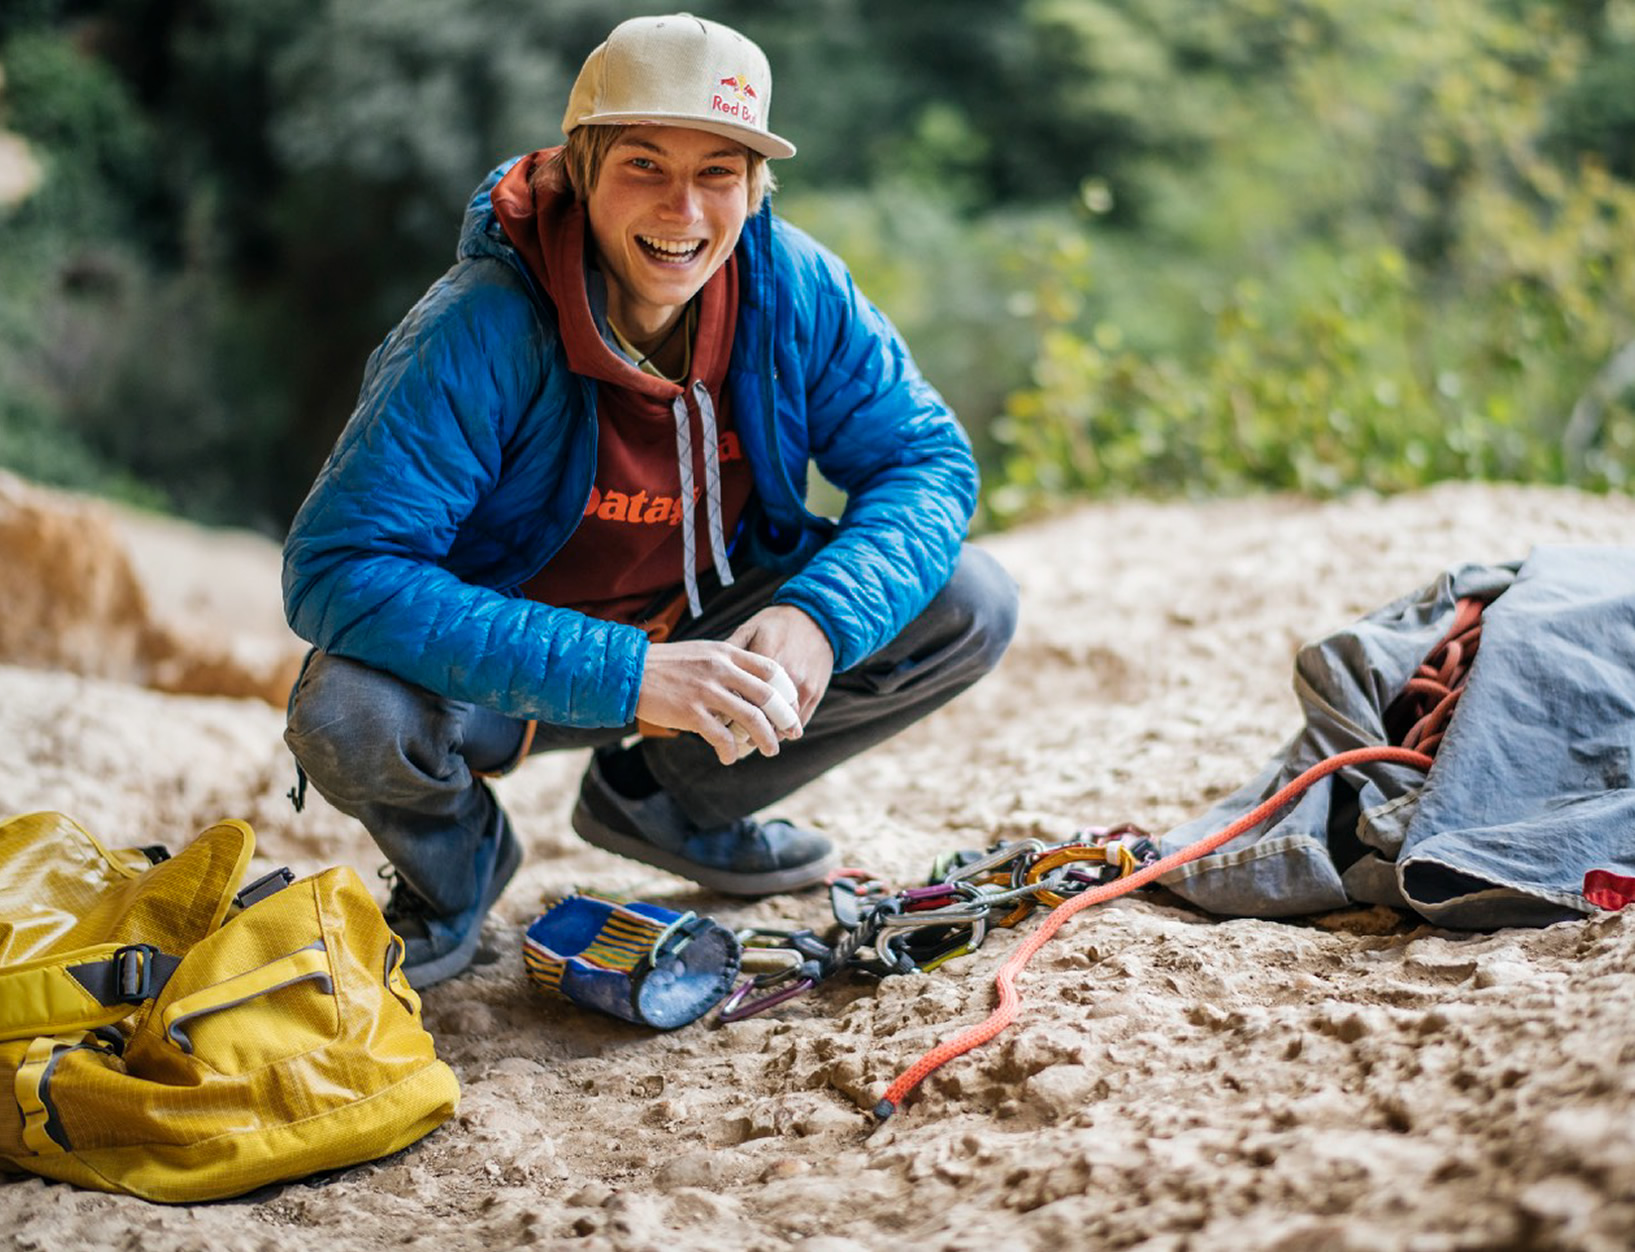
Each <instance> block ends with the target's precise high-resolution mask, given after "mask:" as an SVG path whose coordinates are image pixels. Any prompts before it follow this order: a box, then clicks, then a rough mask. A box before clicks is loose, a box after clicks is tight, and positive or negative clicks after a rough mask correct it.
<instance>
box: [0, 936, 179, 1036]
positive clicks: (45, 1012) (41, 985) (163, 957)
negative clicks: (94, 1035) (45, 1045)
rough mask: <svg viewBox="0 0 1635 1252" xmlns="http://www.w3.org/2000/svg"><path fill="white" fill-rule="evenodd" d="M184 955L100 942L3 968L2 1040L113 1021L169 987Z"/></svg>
mask: <svg viewBox="0 0 1635 1252" xmlns="http://www.w3.org/2000/svg"><path fill="white" fill-rule="evenodd" d="M181 963H182V960H181V957H178V956H171V955H170V954H169V953H166V952H161V951H160V950H159V949H158V948H156V947H154V946H153V945H152V944H151V943H123V944H121V943H99V944H92V945H91V946H89V947H84V948H76V949H75V950H74V951H72V952H61V953H58V954H56V955H54V956H45V957H38V958H36V959H35V960H32V961H23V962H21V963H19V964H17V965H12V966H9V967H7V968H6V969H3V970H0V1040H6V1039H32V1038H34V1037H35V1036H36V1035H56V1034H65V1033H68V1032H71V1031H76V1030H95V1029H96V1028H97V1027H98V1026H111V1025H113V1024H114V1023H115V1022H117V1021H121V1020H122V1019H124V1018H125V1017H128V1016H129V1015H130V1012H131V1009H132V1008H134V1007H135V1006H136V1005H138V1004H144V1003H146V1002H147V1001H149V1000H151V999H153V998H154V997H155V996H157V995H158V994H159V993H160V992H161V991H163V990H164V989H165V984H166V983H167V982H169V981H170V976H171V975H172V974H174V973H175V972H176V967H177V966H178V965H180V964H181Z"/></svg>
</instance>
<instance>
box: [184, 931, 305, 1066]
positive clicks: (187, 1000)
mask: <svg viewBox="0 0 1635 1252" xmlns="http://www.w3.org/2000/svg"><path fill="white" fill-rule="evenodd" d="M308 981H311V982H317V983H320V984H321V988H320V989H321V990H322V991H323V992H324V994H325V995H333V994H334V993H335V984H334V982H333V981H332V980H331V979H330V976H329V950H328V949H327V948H326V947H325V946H324V941H323V940H322V939H318V940H315V941H314V942H312V943H309V944H308V945H307V946H306V947H304V948H298V949H297V950H296V951H294V952H291V953H290V954H289V955H288V956H281V957H279V958H278V959H277V960H276V961H270V962H268V963H267V964H266V965H262V966H260V967H258V968H256V969H251V970H246V971H245V972H244V973H242V974H237V975H235V976H234V977H232V978H229V979H227V980H226V981H225V982H219V983H217V984H216V985H215V986H213V987H206V988H204V990H202V991H195V992H194V993H193V994H192V995H186V996H182V997H181V998H180V999H177V1000H173V1001H171V1002H170V1003H169V1004H167V1005H166V1006H165V1009H164V1013H163V1015H162V1017H161V1018H160V1025H161V1026H162V1027H163V1028H164V1033H165V1037H166V1038H167V1039H169V1040H170V1041H171V1042H172V1043H174V1044H175V1045H176V1046H177V1047H179V1048H180V1049H181V1050H182V1051H183V1052H186V1053H187V1054H189V1055H192V1053H193V1040H192V1039H190V1038H189V1037H188V1034H187V1030H186V1026H187V1025H188V1023H190V1022H192V1021H195V1020H197V1019H198V1018H200V1017H204V1016H206V1015H207V1014H210V1013H219V1012H220V1011H221V1010H222V1009H230V1008H234V1007H236V1006H238V1005H240V1004H245V1003H247V1002H248V1001H250V1000H254V999H256V998H257V997H258V996H264V995H268V994H269V993H271V992H274V991H277V990H279V989H280V988H282V987H291V986H294V985H295V984H296V983H300V982H308Z"/></svg>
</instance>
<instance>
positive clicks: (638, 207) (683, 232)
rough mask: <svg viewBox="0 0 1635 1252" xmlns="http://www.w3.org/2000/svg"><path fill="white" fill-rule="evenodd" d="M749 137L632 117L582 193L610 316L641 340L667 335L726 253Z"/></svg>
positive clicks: (744, 200) (745, 210) (740, 223)
mask: <svg viewBox="0 0 1635 1252" xmlns="http://www.w3.org/2000/svg"><path fill="white" fill-rule="evenodd" d="M747 165H748V154H747V153H746V151H745V149H744V147H743V145H741V144H738V143H735V142H733V141H732V140H730V139H723V138H722V137H721V136H719V135H714V134H710V133H709V132H707V131H701V130H689V129H686V128H683V127H679V126H629V127H626V128H625V133H624V134H622V135H621V136H620V137H619V138H618V139H617V140H616V141H615V142H614V144H613V147H612V148H611V149H610V150H609V151H608V154H607V158H606V160H604V161H603V163H602V168H601V172H600V174H599V175H598V177H597V179H596V185H595V187H593V188H592V189H591V191H590V194H589V196H588V197H586V204H585V208H586V213H587V215H588V216H589V218H590V229H591V237H592V239H593V240H594V241H595V244H596V252H597V259H598V261H599V263H600V265H601V268H602V272H603V273H604V274H605V275H606V277H607V280H608V317H609V318H610V319H611V320H612V322H613V324H614V325H615V326H616V327H618V329H619V331H620V333H621V334H623V335H624V336H625V337H626V338H627V339H629V340H630V341H631V342H632V343H633V344H636V345H637V346H638V347H642V348H644V349H645V348H647V347H648V346H650V344H649V343H648V342H644V341H651V340H652V339H654V338H656V337H658V336H662V335H663V334H664V333H665V332H666V331H667V330H668V329H669V328H670V326H672V325H673V324H674V321H675V319H676V318H677V317H679V316H680V314H681V311H682V309H683V308H684V307H685V306H686V304H687V301H689V300H691V299H692V298H693V296H694V295H696V294H697V293H698V291H699V289H700V288H701V287H703V286H704V284H705V283H706V282H707V281H708V280H709V278H710V276H711V275H712V274H714V273H715V271H716V270H718V269H720V268H721V266H722V265H723V264H724V263H725V262H726V259H727V257H728V256H730V255H731V254H732V250H733V248H734V247H736V246H737V244H738V236H739V233H740V232H741V231H742V230H743V227H744V219H745V218H746V217H747V216H748V214H749V198H748V196H749V193H748V173H747Z"/></svg>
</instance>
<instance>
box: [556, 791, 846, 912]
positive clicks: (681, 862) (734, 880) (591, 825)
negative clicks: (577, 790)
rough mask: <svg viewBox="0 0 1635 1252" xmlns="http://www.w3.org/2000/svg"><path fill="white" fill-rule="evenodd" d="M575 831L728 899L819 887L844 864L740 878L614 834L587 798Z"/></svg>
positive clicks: (577, 811) (821, 863)
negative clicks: (832, 871)
mask: <svg viewBox="0 0 1635 1252" xmlns="http://www.w3.org/2000/svg"><path fill="white" fill-rule="evenodd" d="M573 828H574V830H575V831H576V832H577V833H578V835H579V837H580V838H581V839H583V840H584V841H585V842H586V843H588V844H590V845H591V846H593V847H597V848H600V849H601V850H602V851H604V852H611V853H613V854H614V855H615V856H622V857H625V858H626V859H628V860H632V861H640V862H641V863H642V864H643V865H651V866H653V867H654V868H655V869H662V870H664V871H666V872H667V873H671V874H677V875H679V876H680V877H682V878H687V879H691V880H692V881H693V882H695V883H697V884H698V885H699V886H700V887H708V888H709V889H710V890H711V891H718V892H720V893H721V894H722V895H726V896H775V895H781V894H782V893H783V892H786V891H799V890H801V888H803V887H815V886H817V885H818V884H819V883H821V882H822V881H823V880H824V879H825V878H827V877H828V876H829V871H830V870H832V869H834V868H836V867H837V866H838V865H839V864H840V855H839V853H837V852H830V853H829V855H828V856H826V857H824V858H823V859H822V860H818V861H811V862H809V863H807V864H805V865H795V866H791V867H790V868H789V869H769V870H762V871H760V872H759V873H753V874H740V873H734V872H733V871H732V870H730V869H711V868H710V867H709V866H707V865H700V864H698V863H697V862H696V861H689V860H687V858H686V857H681V856H676V855H675V854H674V853H672V852H666V851H665V850H664V849H663V848H655V847H654V846H653V845H652V844H650V843H648V842H647V841H646V840H645V839H637V838H635V837H634V836H632V835H626V834H623V833H621V832H620V831H617V830H614V829H613V828H612V827H610V826H609V825H608V824H607V823H606V822H604V821H602V820H601V819H600V818H599V817H597V816H596V814H595V813H594V812H592V811H591V808H590V806H589V805H588V804H587V803H585V800H584V798H583V797H580V799H579V802H578V803H577V804H575V805H574V809H573Z"/></svg>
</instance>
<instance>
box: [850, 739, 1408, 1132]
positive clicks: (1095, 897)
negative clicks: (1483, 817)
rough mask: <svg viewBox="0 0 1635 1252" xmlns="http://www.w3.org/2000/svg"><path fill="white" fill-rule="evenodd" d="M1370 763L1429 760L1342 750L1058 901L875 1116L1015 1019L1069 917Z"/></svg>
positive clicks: (889, 1091) (1391, 751)
mask: <svg viewBox="0 0 1635 1252" xmlns="http://www.w3.org/2000/svg"><path fill="white" fill-rule="evenodd" d="M1370 761H1393V762H1395V763H1396V764H1399V765H1411V766H1414V767H1415V768H1416V769H1422V770H1429V769H1430V767H1431V758H1430V757H1429V756H1427V755H1425V753H1423V752H1414V751H1411V750H1409V749H1407V748H1384V747H1381V748H1357V749H1354V750H1353V751H1350V752H1341V753H1338V754H1337V755H1335V756H1331V757H1329V758H1328V759H1327V760H1325V761H1320V762H1318V763H1317V764H1316V765H1313V766H1312V767H1311V768H1310V769H1308V770H1307V771H1306V772H1305V773H1303V774H1301V775H1300V776H1299V777H1298V778H1296V779H1294V780H1293V781H1292V782H1290V783H1288V784H1287V785H1285V786H1284V787H1282V788H1281V789H1279V790H1278V791H1277V793H1276V794H1275V795H1273V796H1272V797H1271V798H1270V799H1268V800H1265V801H1264V802H1262V803H1261V804H1260V805H1258V806H1257V807H1255V808H1254V809H1252V810H1250V811H1249V812H1248V813H1245V814H1244V815H1243V816H1242V817H1240V818H1238V820H1237V821H1235V822H1233V823H1232V824H1231V825H1230V826H1228V827H1226V828H1225V829H1224V830H1221V831H1219V832H1217V833H1215V834H1213V835H1210V836H1209V837H1208V838H1206V839H1203V840H1200V841H1199V842H1197V843H1194V844H1191V845H1189V846H1188V847H1185V848H1182V849H1181V850H1180V851H1178V852H1172V853H1170V854H1169V855H1168V856H1166V857H1164V858H1163V859H1162V860H1159V861H1154V862H1153V863H1152V864H1151V865H1148V866H1147V867H1146V868H1145V869H1139V870H1137V871H1136V872H1135V873H1133V874H1131V875H1130V876H1129V877H1127V878H1119V879H1115V880H1114V881H1113V882H1109V883H1103V884H1102V885H1101V886H1099V887H1092V888H1091V889H1090V890H1088V891H1086V892H1084V893H1083V894H1082V895H1077V896H1074V897H1072V898H1071V899H1069V900H1068V901H1067V902H1066V903H1064V904H1060V905H1058V906H1057V907H1056V908H1055V909H1054V910H1053V911H1052V912H1051V913H1050V915H1049V916H1048V917H1046V918H1045V920H1044V922H1043V924H1042V925H1040V927H1039V929H1038V930H1036V931H1034V932H1033V934H1031V935H1030V936H1028V938H1027V940H1026V941H1025V942H1024V943H1023V944H1022V946H1021V947H1019V948H1017V949H1016V951H1015V952H1013V953H1011V955H1010V958H1009V959H1008V960H1006V962H1005V963H1004V964H1003V965H1001V966H1000V967H999V975H998V977H997V978H995V979H994V985H995V986H996V987H997V988H998V989H999V1004H998V1006H997V1007H996V1008H995V1009H994V1011H993V1012H992V1013H991V1014H990V1015H989V1016H988V1019H987V1020H986V1021H983V1022H979V1023H977V1024H976V1025H975V1026H971V1027H968V1028H967V1029H965V1030H962V1031H960V1033H959V1034H957V1035H955V1036H954V1037H953V1038H952V1039H948V1040H945V1041H944V1042H942V1043H939V1044H938V1045H937V1046H936V1047H934V1048H932V1049H931V1050H930V1051H929V1052H927V1053H926V1054H925V1055H924V1056H922V1057H921V1058H920V1059H919V1060H917V1061H915V1062H914V1064H912V1065H910V1066H909V1067H908V1068H907V1069H906V1070H904V1071H903V1072H902V1074H900V1075H899V1076H898V1078H897V1081H896V1082H894V1083H892V1084H891V1086H889V1087H887V1088H886V1093H885V1095H884V1097H882V1098H881V1100H880V1103H879V1104H877V1105H875V1106H874V1115H875V1117H876V1118H878V1119H879V1120H880V1121H884V1120H885V1119H886V1118H888V1117H890V1116H891V1115H892V1114H893V1113H895V1112H896V1111H897V1108H898V1106H899V1105H901V1104H902V1102H903V1100H904V1099H906V1098H907V1096H908V1094H909V1092H911V1091H913V1090H914V1088H915V1087H918V1086H919V1085H920V1084H921V1083H922V1082H924V1081H925V1080H926V1078H927V1077H929V1076H930V1075H931V1074H932V1073H934V1072H935V1071H936V1070H938V1069H940V1068H942V1066H944V1065H946V1064H947V1063H948V1062H949V1061H951V1060H953V1059H954V1058H955V1057H957V1056H963V1055H965V1053H967V1052H969V1051H970V1050H971V1049H972V1048H978V1047H981V1046H982V1045H983V1044H984V1043H987V1042H988V1040H990V1039H992V1038H993V1037H994V1036H995V1035H997V1034H998V1033H999V1032H1000V1031H1002V1030H1004V1029H1005V1027H1007V1026H1009V1025H1010V1024H1011V1022H1013V1021H1015V1020H1016V1011H1017V1009H1018V1007H1019V1006H1020V1004H1021V1001H1020V999H1019V998H1018V996H1017V994H1016V976H1017V975H1018V974H1019V973H1021V972H1022V967H1023V966H1024V965H1026V964H1027V963H1028V961H1029V960H1031V959H1032V957H1033V954H1034V953H1035V952H1037V951H1038V950H1039V949H1040V948H1042V947H1044V945H1045V944H1046V943H1048V942H1049V941H1050V937H1051V936H1052V935H1054V934H1055V933H1056V932H1057V931H1058V930H1059V929H1061V926H1062V924H1063V923H1064V922H1066V921H1067V920H1068V918H1070V917H1072V916H1073V915H1074V914H1075V913H1078V912H1079V911H1080V910H1082V909H1087V908H1089V907H1090V906H1091V905H1093V904H1101V903H1103V902H1105V901H1107V900H1112V899H1116V898H1117V897H1118V896H1121V895H1126V894H1128V893H1129V892H1131V891H1134V890H1135V889H1136V888H1137V887H1144V886H1146V885H1147V884H1148V883H1150V882H1152V881H1153V879H1155V878H1158V877H1160V876H1161V875H1163V874H1167V873H1169V872H1170V871H1171V870H1172V869H1178V868H1179V867H1180V866H1182V865H1185V864H1187V863H1188V862H1189V861H1195V860H1197V859H1198V858H1199V857H1201V856H1204V855H1206V854H1207V853H1210V852H1213V851H1214V850H1215V849H1216V848H1218V847H1220V846H1221V845H1222V844H1224V843H1229V842H1230V841H1231V840H1233V839H1236V838H1237V837H1238V836H1239V835H1241V834H1243V833H1244V832H1245V831H1248V830H1252V829H1253V828H1254V827H1256V826H1258V825H1259V824H1260V823H1261V822H1263V821H1265V820H1266V819H1267V818H1269V817H1271V816H1272V814H1274V813H1276V812H1277V811H1278V810H1279V809H1281V808H1283V807H1284V806H1285V805H1287V804H1289V803H1291V802H1293V801H1294V800H1295V799H1296V798H1297V797H1298V796H1300V795H1301V794H1303V793H1304V792H1305V791H1306V789H1307V788H1308V787H1310V786H1311V785H1312V784H1313V783H1315V782H1316V781H1317V780H1318V779H1320V778H1323V777H1325V776H1326V775H1328V774H1332V773H1334V771H1335V770H1340V769H1345V768H1346V767H1347V766H1349V765H1362V764H1365V763H1367V762H1370Z"/></svg>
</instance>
